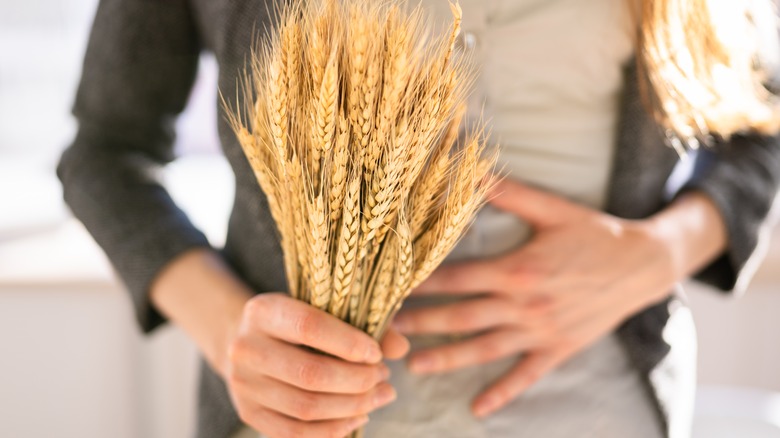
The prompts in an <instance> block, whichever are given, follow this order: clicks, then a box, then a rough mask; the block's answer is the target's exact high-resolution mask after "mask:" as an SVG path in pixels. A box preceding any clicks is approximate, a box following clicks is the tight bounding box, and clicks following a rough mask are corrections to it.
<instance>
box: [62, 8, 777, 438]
mask: <svg viewBox="0 0 780 438" xmlns="http://www.w3.org/2000/svg"><path fill="white" fill-rule="evenodd" d="M678 3H679V4H681V5H682V6H683V7H690V8H693V9H691V10H692V11H694V12H695V11H698V12H699V13H694V14H692V15H689V17H691V18H695V19H698V21H697V20H692V21H688V22H685V21H678V19H679V18H680V16H681V15H679V11H680V10H684V8H683V9H680V8H679V7H678V6H680V5H679V4H678ZM756 4H758V2H757V3H756ZM426 5H429V6H430V7H431V13H432V16H433V17H437V18H436V19H437V20H439V17H443V15H441V14H442V12H441V10H442V8H446V7H447V6H446V4H445V3H444V2H441V4H439V2H434V1H430V2H426ZM703 5H704V3H703V1H702V0H689V1H673V0H668V1H658V0H654V1H651V0H647V1H646V2H644V3H643V4H642V5H641V6H643V7H642V8H641V14H639V9H638V8H637V9H635V8H634V6H637V7H638V6H640V5H639V4H638V3H637V4H633V3H631V2H628V1H625V0H592V1H589V2H582V1H575V0H517V1H513V2H510V1H498V0H494V1H478V0H468V1H464V2H463V3H462V6H463V9H464V24H463V27H464V34H463V39H462V41H461V42H460V47H461V49H462V50H471V51H474V54H475V57H476V59H477V60H478V64H479V66H480V79H479V83H478V87H477V88H478V92H477V94H476V96H475V100H477V101H478V102H480V101H481V102H484V103H485V107H486V111H487V113H488V115H489V116H491V117H492V120H493V123H492V126H493V132H494V136H495V137H497V138H498V139H499V141H500V142H501V143H502V145H503V152H502V157H501V160H502V162H503V163H504V164H505V165H506V167H507V168H508V169H509V170H510V172H511V174H510V181H508V182H506V183H504V184H503V185H502V186H501V187H500V190H499V191H498V192H497V195H496V197H495V199H494V201H493V205H492V206H491V207H490V208H488V209H486V210H485V211H484V212H483V213H481V214H480V218H479V219H478V220H477V223H476V224H475V226H474V227H473V229H472V230H471V231H470V232H469V235H468V236H467V237H466V239H465V240H464V241H463V243H462V244H461V245H460V246H459V247H458V248H457V250H456V251H455V253H454V254H453V256H452V259H451V261H452V262H453V263H452V264H449V265H447V266H445V267H443V268H442V269H440V270H439V271H438V272H436V273H435V274H434V275H433V276H432V277H431V279H430V280H429V281H427V282H426V283H425V284H423V285H422V286H421V287H420V289H419V290H418V291H417V297H416V298H413V299H412V300H411V301H410V305H409V306H407V308H405V309H404V310H403V311H402V313H401V314H400V315H399V317H398V318H397V321H396V324H395V328H396V330H397V331H396V330H394V331H391V332H390V334H389V335H388V336H387V337H386V338H385V340H384V341H383V343H382V345H381V346H380V345H377V344H376V343H374V342H373V341H371V340H370V339H369V338H368V337H367V336H365V335H362V334H361V333H359V332H357V331H356V330H354V329H351V328H350V327H347V326H346V325H344V324H343V323H340V322H339V321H337V320H335V319H333V318H331V317H329V316H327V315H325V314H322V313H320V312H318V311H316V310H314V309H312V308H310V307H308V306H306V305H304V304H302V303H298V302H296V301H293V300H292V299H290V298H289V297H287V296H285V295H283V294H280V293H260V292H274V291H283V290H284V289H285V284H284V276H283V269H282V266H281V263H282V259H281V253H280V250H279V247H278V242H277V241H276V240H275V238H274V237H273V236H275V234H274V232H273V222H272V220H271V217H270V214H269V212H268V210H267V206H266V205H265V203H262V202H258V199H263V195H262V193H261V192H260V191H259V188H258V187H257V184H256V183H255V181H254V179H253V178H254V177H253V176H252V172H251V170H250V169H249V166H248V164H247V162H246V159H245V158H244V156H243V153H242V152H241V149H240V147H239V146H238V143H237V141H236V139H235V138H234V136H233V134H232V132H231V130H230V128H229V126H228V125H227V123H226V122H225V118H224V117H221V118H220V121H219V123H220V125H219V129H220V134H221V140H222V145H223V149H224V152H225V154H226V156H227V158H228V160H229V161H230V163H231V165H232V167H233V170H234V172H235V174H236V200H235V204H234V208H233V212H232V215H231V219H230V228H229V231H228V237H227V242H226V246H225V248H224V250H223V251H222V252H221V253H217V252H216V251H214V250H213V249H211V248H210V247H209V244H208V242H207V241H206V239H205V237H204V236H203V235H202V234H201V233H200V232H199V231H198V230H196V229H195V228H194V227H193V226H192V225H191V223H190V222H189V221H188V220H187V218H186V217H185V216H184V215H183V214H182V213H181V211H180V210H178V209H177V208H176V206H175V205H174V204H173V202H172V201H171V199H170V197H169V196H168V194H167V193H166V192H165V190H164V189H163V188H162V187H161V186H160V185H159V184H158V183H157V182H156V181H155V180H154V179H153V178H152V176H151V175H152V172H150V170H152V169H153V168H154V167H156V166H159V165H160V164H162V163H165V162H167V161H169V160H171V159H172V152H171V143H172V137H173V133H172V130H171V122H172V120H173V117H174V116H175V115H176V114H177V113H179V112H180V111H181V110H182V108H183V107H184V105H185V102H186V98H187V94H188V92H189V89H190V86H191V84H192V80H193V78H194V74H195V69H196V65H197V57H198V53H199V52H200V51H201V50H211V51H213V52H214V53H215V54H216V57H217V60H218V62H219V64H220V78H219V86H220V89H221V91H222V92H223V94H224V95H225V96H234V95H236V93H235V92H234V91H235V86H236V83H237V80H236V79H237V77H238V74H239V73H240V71H241V68H242V67H243V66H244V61H245V59H246V56H247V54H248V48H249V47H250V45H251V43H252V35H253V32H254V30H255V29H258V28H262V26H263V25H264V23H267V22H268V15H267V10H268V9H267V7H266V5H265V4H264V2H253V1H230V2H227V1H214V0H208V1H206V0H190V1H186V0H171V1H167V2H143V1H137V2H129V1H120V0H103V1H102V2H101V5H100V7H99V9H98V13H97V17H96V20H95V24H94V29H93V33H92V37H91V40H90V44H89V48H88V51H87V54H86V59H85V67H84V73H83V78H82V82H81V85H80V87H79V91H78V95H77V100H76V104H75V109H74V113H75V115H76V117H77V118H78V121H79V131H78V135H77V137H76V139H75V141H74V143H73V144H72V145H71V147H70V148H69V149H68V150H67V151H66V152H65V154H64V155H63V158H62V161H61V164H60V167H59V169H58V171H59V175H60V177H61V179H62V181H63V184H64V187H65V198H66V201H67V202H68V203H69V205H71V207H72V208H73V210H74V212H75V214H76V215H77V216H78V217H79V218H80V219H81V220H82V221H83V222H84V223H85V225H86V226H87V228H88V229H89V230H90V231H91V232H92V234H93V235H94V236H95V238H96V240H97V241H98V243H100V245H101V246H102V247H103V248H104V249H105V251H106V252H107V253H108V255H109V257H110V259H111V260H112V262H113V263H114V265H115V267H116V268H117V271H118V272H119V274H120V275H121V276H122V278H123V279H124V281H125V282H126V284H127V287H128V289H129V290H130V292H131V295H132V297H133V300H134V304H135V305H136V309H137V312H138V318H139V322H140V323H141V325H142V327H143V328H144V329H145V330H147V331H149V330H152V329H153V328H154V327H156V326H158V325H159V324H161V323H162V322H164V320H165V318H169V319H171V320H172V321H173V322H174V323H176V324H178V325H179V326H181V327H182V328H183V329H184V330H185V331H186V332H188V333H189V334H190V336H192V338H193V339H194V340H195V342H196V343H197V344H198V346H199V347H200V349H201V351H202V352H203V354H204V357H205V358H206V362H207V364H208V366H205V367H204V368H203V375H202V380H201V391H200V404H199V409H200V412H199V414H200V415H199V425H198V436H199V437H204V438H205V437H208V438H215V437H216V438H220V437H229V436H245V435H248V436H255V435H256V432H255V431H259V432H261V433H262V434H264V435H265V436H270V437H281V436H312V437H321V436H343V435H345V434H346V433H348V432H349V431H350V430H353V429H354V428H356V427H358V426H359V425H361V424H363V423H365V421H366V419H367V418H366V415H367V414H369V413H372V422H371V423H370V425H369V435H371V436H389V437H394V436H425V435H427V436H455V437H459V436H464V437H472V436H476V437H478V436H497V437H504V436H507V437H508V436H512V437H524V436H529V437H530V436H533V437H536V436H549V437H556V436H561V437H562V436H598V437H612V436H614V437H623V436H637V437H644V436H647V437H658V436H672V437H682V436H686V435H687V434H689V433H690V431H689V430H690V420H691V411H692V397H693V392H692V390H693V381H694V377H693V366H694V351H693V348H694V345H695V341H694V340H693V330H692V324H691V320H690V315H689V312H688V311H687V309H685V307H684V306H683V305H681V302H680V299H679V298H678V297H677V296H676V295H674V294H671V293H670V291H671V290H673V289H674V285H675V284H676V283H677V282H678V281H680V280H682V279H683V278H685V277H687V276H689V275H692V274H694V273H696V272H701V274H702V278H705V279H708V280H709V281H710V282H712V283H713V284H715V285H717V286H719V287H721V288H722V289H725V290H731V289H735V288H737V289H739V288H742V287H744V284H745V282H746V279H747V278H748V277H749V274H750V272H749V271H750V270H751V269H750V268H751V266H753V265H754V264H755V258H756V257H753V255H754V253H755V249H756V247H757V245H758V240H759V235H760V233H759V231H760V230H761V229H762V227H763V225H764V223H765V221H766V218H767V216H768V212H769V210H770V207H771V204H772V200H773V199H774V195H775V194H776V193H777V189H778V186H779V185H780V147H779V146H780V143H778V138H777V137H773V136H771V135H772V134H773V133H774V132H776V128H777V121H778V120H777V109H776V108H773V107H772V106H771V104H766V105H765V104H764V103H763V102H762V99H764V97H763V96H761V95H758V96H756V94H757V93H758V92H757V91H756V90H755V89H753V88H751V86H752V85H753V82H752V78H750V80H746V81H743V82H740V79H745V78H746V77H747V75H748V73H746V70H744V69H742V68H743V67H744V66H747V65H748V61H751V60H752V59H741V58H739V55H740V54H741V53H743V52H744V51H739V50H736V49H735V48H734V47H731V46H723V47H721V46H719V45H718V44H714V45H713V40H712V39H708V37H710V36H712V35H714V32H715V30H716V28H714V27H713V26H711V25H712V23H713V20H710V19H709V18H707V17H708V16H707V15H706V14H702V13H701V11H702V9H701V8H703ZM676 14H677V15H676ZM732 18H733V19H734V22H737V21H740V22H741V21H742V20H738V19H737V18H738V17H737V18H734V16H732ZM754 18H755V17H754ZM744 21H747V20H744ZM694 25H695V26H694ZM640 27H641V29H642V32H641V35H642V36H643V37H642V39H641V41H638V42H637V41H636V40H635V38H636V35H637V34H639V33H640V32H638V29H639V28H640ZM668 29H671V30H672V31H671V32H660V30H668ZM692 30H697V32H699V31H700V33H697V32H691V31H692ZM675 31H676V32H678V33H675ZM697 35H698V36H697ZM775 36H776V35H775ZM667 37H668V38H667ZM676 37H679V38H676ZM773 38H774V37H773ZM702 41H703V42H707V43H708V44H709V45H702V44H698V43H700V42H702ZM637 44H638V45H639V47H640V49H641V51H640V52H638V58H639V59H640V60H641V61H642V62H641V65H642V67H643V68H642V69H640V70H639V71H638V70H637V69H636V68H635V67H634V66H635V63H633V62H632V61H631V58H632V54H633V52H634V50H633V49H634V47H636V45H637ZM680 49H685V50H688V51H687V52H685V50H683V51H681V50H680ZM713 49H719V50H721V51H720V52H717V51H715V52H713ZM669 53H673V55H671V56H670V55H668V54H669ZM680 53H690V54H691V55H692V56H691V57H690V59H683V57H682V56H681V55H680ZM708 54H709V55H708ZM716 55H724V56H720V57H719V56H716ZM713 60H720V63H721V64H723V66H724V67H722V68H721V70H717V71H718V72H723V68H726V67H729V66H730V67H731V68H726V70H725V74H726V75H727V76H728V75H732V76H731V77H732V79H734V78H736V79H734V81H732V82H729V81H726V83H727V84H741V85H742V87H741V88H739V87H737V88H736V89H735V90H732V89H731V88H728V90H725V89H724V90H721V89H720V88H719V87H717V86H716V87H714V88H712V90H714V93H715V95H716V97H717V98H718V99H715V100H706V99H705V100H701V99H697V98H696V96H692V95H688V94H687V92H688V91H690V90H691V87H694V89H695V85H696V84H704V85H718V84H722V83H723V82H722V80H723V79H722V78H723V74H720V73H718V74H717V75H715V74H713V72H716V69H713V68H711V67H713V64H712V63H713ZM739 61H743V62H739ZM670 67H674V68H670ZM702 67H703V68H702ZM745 68H747V67H745ZM750 74H752V72H750ZM734 75H736V76H734ZM740 75H741V76H740ZM716 76H717V77H716ZM692 77H695V81H692V80H691V78H692ZM719 78H720V79H719ZM648 81H649V83H648ZM718 81H720V82H718ZM640 86H644V87H646V88H647V89H646V91H647V92H646V93H645V94H646V96H647V97H648V98H649V99H647V100H648V103H649V104H650V108H651V110H652V111H653V114H654V115H655V116H656V117H655V118H653V117H651V116H650V115H648V113H647V112H646V111H645V109H644V108H645V107H644V106H643V105H642V102H641V99H640V93H639V91H638V90H639V88H640ZM231 90H232V91H231ZM712 90H710V91H712ZM698 91H700V92H703V91H701V90H698ZM727 91H729V93H727ZM481 102H480V103H481ZM711 102H716V103H715V104H713V103H711ZM231 103H232V102H231ZM717 103H725V104H723V105H718V104H717ZM476 106H477V107H480V106H481V105H476ZM654 120H657V121H658V122H655V121H654ZM659 125H660V126H663V127H664V128H665V129H667V130H669V131H670V132H676V133H677V134H678V135H679V136H681V137H683V138H687V137H692V136H695V135H698V134H703V135H704V134H707V133H708V132H712V133H715V134H720V135H721V136H722V137H723V138H729V135H730V134H732V133H735V134H734V135H733V136H731V137H730V139H729V140H720V141H714V142H713V143H714V144H713V146H712V148H711V149H707V152H706V153H705V152H703V153H702V154H701V156H700V157H699V159H697V160H696V166H695V167H696V169H695V170H696V172H694V173H693V175H692V176H690V177H689V178H687V179H684V181H683V184H682V187H677V188H679V189H680V190H675V191H671V192H669V191H665V190H666V189H667V188H668V187H667V186H668V184H667V182H668V181H669V176H670V174H671V173H672V170H673V168H674V167H675V166H676V164H677V163H678V162H679V160H678V155H677V154H676V153H675V151H674V150H672V149H671V148H667V147H666V146H664V143H665V138H664V136H663V135H661V133H662V132H663V130H662V129H660V128H659ZM737 132H741V134H736V133H737ZM672 138H677V137H672ZM518 180H523V181H526V182H527V183H530V184H532V185H534V186H538V187H540V188H542V189H539V188H531V187H530V186H529V185H527V184H522V183H519V182H518ZM553 193H556V194H553ZM601 210H604V211H606V213H605V212H602V211H601ZM525 224H530V227H531V228H533V230H534V234H533V237H531V238H530V240H528V241H526V240H527V239H528V237H527V235H528V225H525ZM258 293H260V294H258ZM256 294H258V295H256ZM398 331H401V332H404V333H406V334H408V335H410V336H412V338H411V340H412V344H413V345H412V347H413V349H414V352H413V353H412V354H411V355H410V358H409V361H408V367H406V366H405V365H404V364H402V363H391V364H389V366H390V367H391V368H392V373H391V372H390V371H391V370H390V369H389V368H388V367H387V366H386V365H384V364H382V363H381V359H382V357H383V356H384V358H388V359H394V358H399V357H402V356H404V355H405V353H406V350H407V348H408V345H407V343H406V340H405V339H404V338H403V337H402V336H401V335H399V333H398ZM322 333H328V335H327V336H323V335H322ZM463 334H466V335H472V334H473V335H474V336H468V337H462V335H463ZM301 345H305V346H309V347H314V348H317V349H319V350H321V351H324V352H327V353H329V354H330V355H329V356H328V357H326V356H321V355H314V354H313V353H311V352H310V350H309V349H306V348H303V347H301ZM380 348H381V350H380ZM478 364H479V365H482V366H479V367H477V366H475V365H478ZM388 379H389V383H388ZM393 388H395V389H393ZM396 397H397V398H398V400H397V401H396V402H395V403H392V404H389V403H390V402H391V401H392V400H393V399H394V398H396ZM383 407H384V408H383ZM245 426H247V427H245Z"/></svg>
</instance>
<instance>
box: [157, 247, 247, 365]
mask: <svg viewBox="0 0 780 438" xmlns="http://www.w3.org/2000/svg"><path fill="white" fill-rule="evenodd" d="M150 294H151V301H152V303H153V305H154V306H155V307H156V308H157V310H158V311H160V312H161V313H162V314H164V315H165V316H166V317H168V318H169V319H170V320H171V321H173V322H174V323H175V324H176V325H178V326H179V327H181V328H182V329H183V330H184V331H185V332H186V333H187V334H188V335H189V336H190V337H191V338H192V339H193V340H194V341H195V343H196V344H197V345H198V347H199V348H200V350H201V352H202V353H203V354H204V356H205V357H206V360H207V361H208V362H209V363H210V364H211V366H212V367H213V368H214V369H215V370H216V371H217V372H218V373H220V374H223V373H224V366H225V365H224V364H225V362H226V360H227V358H226V357H225V356H226V353H227V345H228V342H229V340H230V339H231V338H232V336H233V335H234V334H235V331H236V330H237V328H238V324H239V322H240V321H241V315H242V312H243V309H244V305H245V304H246V302H247V301H248V300H249V299H250V298H251V297H252V293H251V291H250V290H249V288H248V287H247V286H246V285H245V284H244V283H243V282H241V281H240V280H239V279H238V278H237V277H236V276H235V275H234V274H233V273H232V272H231V271H230V268H229V267H228V266H226V265H225V263H224V262H223V261H222V259H221V258H220V257H219V256H218V255H217V254H215V253H214V252H213V251H210V250H206V249H196V250H191V251H188V252H186V253H184V254H182V255H181V256H179V257H177V258H176V259H174V260H173V261H172V262H171V263H169V264H168V265H167V266H166V267H165V268H164V269H163V270H162V271H161V272H160V274H159V275H158V276H157V277H156V278H155V280H154V281H153V282H152V286H151V290H150Z"/></svg>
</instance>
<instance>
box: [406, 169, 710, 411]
mask: <svg viewBox="0 0 780 438" xmlns="http://www.w3.org/2000/svg"><path fill="white" fill-rule="evenodd" d="M496 192H499V194H498V195H497V196H496V197H495V198H494V199H493V200H492V204H493V205H495V206H496V207H498V208H501V209H504V210H506V211H508V212H511V213H513V214H515V215H517V216H519V217H520V218H522V219H524V220H526V221H528V222H529V223H530V224H531V225H532V226H533V227H534V229H535V235H534V237H533V238H532V239H531V240H530V241H529V242H528V243H527V244H526V245H524V246H522V247H521V248H519V249H517V250H515V251H513V252H511V253H508V254H506V255H504V256H501V257H497V258H494V259H490V260H481V261H476V262H468V263H459V264H453V265H446V266H442V267H441V268H440V269H438V270H437V271H436V272H435V273H434V274H433V275H432V276H431V277H430V278H429V279H428V280H427V281H426V282H424V283H423V284H422V285H420V287H419V288H418V289H417V290H416V291H415V293H416V294H418V295H423V294H429V295H432V294H441V295H464V296H470V297H469V298H466V299H465V300H464V301H459V302H456V303H454V304H447V305H443V306H435V307H428V308H419V309H413V310H404V311H402V312H401V313H399V315H398V316H397V317H396V319H395V326H396V327H397V328H399V329H400V330H401V332H403V333H404V334H432V333H445V334H451V333H461V334H476V335H475V336H473V337H470V338H468V339H467V340H464V341H460V342H456V343H453V344H450V345H445V346H441V347H436V348H432V349H428V350H424V351H420V352H416V353H414V354H413V355H412V357H411V358H410V361H409V366H410V368H411V370H412V371H413V372H419V373H435V372H443V371H449V370H454V369H458V368H463V367H467V366H473V365H477V364H482V363H486V362H491V361H495V360H497V359H500V358H503V357H508V356H513V355H518V354H520V353H523V356H522V357H521V358H520V359H519V361H518V363H517V365H515V367H514V368H512V369H511V370H510V371H509V372H508V373H507V374H506V375H505V376H503V377H501V378H500V379H499V380H498V381H496V382H495V383H494V384H493V385H491V386H490V387H489V388H487V389H486V390H485V391H484V392H483V393H482V394H481V395H479V396H478V397H477V398H476V399H475V400H474V403H473V406H472V409H473V411H474V413H475V414H476V415H478V416H485V415H488V414H490V413H492V412H494V411H496V410H498V409H500V408H501V407H503V406H504V405H506V404H507V403H509V402H510V401H511V400H512V399H514V398H515V397H517V396H518V395H519V394H520V393H522V392H523V391H524V390H525V389H526V388H528V387H529V386H530V385H532V384H533V383H534V382H536V381H538V380H539V379H540V378H542V377H543V376H544V375H545V374H546V373H548V372H549V371H551V370H552V369H554V368H555V367H556V366H558V365H559V364H561V363H562V362H564V361H566V360H567V359H569V358H570V357H572V356H573V355H575V354H576V353H577V352H579V351H581V350H583V349H584V348H586V347H588V346H589V345H591V344H593V343H594V342H595V341H596V340H598V339H599V338H601V337H602V336H604V335H605V334H607V333H609V332H610V331H612V330H614V329H615V328H616V327H617V326H618V325H619V324H620V323H621V322H622V321H624V320H625V319H626V318H628V317H629V316H631V315H633V314H635V313H636V312H638V311H640V310H641V309H643V308H645V307H647V306H648V305H650V304H652V303H655V302H658V301H659V300H662V299H663V298H664V297H666V296H667V294H668V293H669V292H670V290H671V289H672V287H673V285H674V284H675V283H676V282H677V281H679V280H680V279H681V278H682V277H684V276H685V275H687V274H689V273H690V272H692V271H693V270H694V269H695V268H696V267H698V266H699V265H701V264H702V263H704V262H705V261H706V260H707V259H709V258H711V257H713V256H714V255H716V254H717V253H718V252H720V251H721V250H722V248H723V246H724V245H725V231H724V226H723V224H722V221H721V220H720V217H719V215H718V213H717V211H716V210H715V208H714V207H713V206H712V204H711V202H710V201H709V200H708V199H707V198H705V197H704V196H703V195H699V194H691V195H687V196H685V197H683V198H681V199H680V200H679V201H678V202H676V203H675V204H674V205H673V206H672V207H670V208H669V209H668V210H667V211H665V212H663V213H661V214H659V215H658V216H657V217H654V218H652V219H650V220H645V221H629V220H623V219H619V218H616V217H612V216H609V215H607V214H604V213H601V212H598V211H595V210H591V209H588V208H585V207H582V206H579V205H576V204H574V203H571V202H569V201H566V200H564V199H562V198H559V197H556V196H553V195H551V194H548V193H545V192H541V191H538V190H535V189H531V188H529V187H527V186H523V185H520V184H517V183H511V182H504V183H502V184H501V185H500V186H499V187H498V188H497V190H496ZM474 294H479V295H476V296H474Z"/></svg>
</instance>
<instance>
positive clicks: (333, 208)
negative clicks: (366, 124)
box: [330, 114, 360, 233]
mask: <svg viewBox="0 0 780 438" xmlns="http://www.w3.org/2000/svg"><path fill="white" fill-rule="evenodd" d="M338 119H339V120H338V130H337V132H336V134H337V136H336V142H335V146H334V150H333V166H332V168H331V169H330V175H331V181H330V184H331V185H330V223H331V233H335V232H336V230H337V229H338V225H339V220H340V219H341V216H342V210H343V209H342V205H341V204H342V202H344V196H345V194H346V183H347V175H348V172H349V158H350V151H349V139H350V132H349V122H348V121H347V119H346V117H345V116H344V115H343V114H340V115H339V117H338ZM358 208H360V204H358ZM358 216H359V215H357V214H356V215H355V217H356V218H357V217H358ZM358 221H359V219H358Z"/></svg>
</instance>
